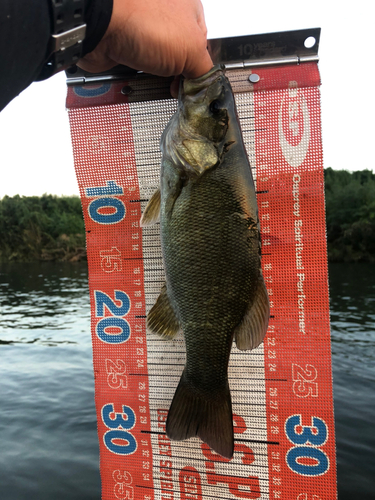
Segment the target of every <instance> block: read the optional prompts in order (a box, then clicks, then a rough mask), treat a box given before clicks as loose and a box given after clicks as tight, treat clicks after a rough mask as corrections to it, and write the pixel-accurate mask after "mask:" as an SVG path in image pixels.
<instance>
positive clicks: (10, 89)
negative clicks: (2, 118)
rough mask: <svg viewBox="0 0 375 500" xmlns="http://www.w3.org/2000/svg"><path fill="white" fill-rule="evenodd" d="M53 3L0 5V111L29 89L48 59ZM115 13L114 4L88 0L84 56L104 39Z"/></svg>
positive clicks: (5, 0)
mask: <svg viewBox="0 0 375 500" xmlns="http://www.w3.org/2000/svg"><path fill="white" fill-rule="evenodd" d="M49 1H50V0H37V1H36V0H33V1H30V0H1V2H0V110H1V109H3V108H4V107H5V106H6V105H7V104H8V103H9V102H10V101H11V100H12V99H13V98H14V97H15V96H16V95H18V94H19V93H20V92H22V90H24V89H25V88H26V87H28V86H29V85H30V83H32V82H33V81H34V80H35V79H36V78H37V77H38V75H39V74H40V72H41V70H42V67H43V65H44V64H45V63H46V61H47V59H48V56H49V54H48V46H49V41H50V37H51V22H50V10H49V9H50V6H49ZM111 12H112V0H88V1H86V3H85V15H84V20H85V22H86V24H87V28H86V37H85V40H84V41H83V54H82V55H83V56H84V55H86V54H87V53H89V52H91V51H92V50H94V48H95V47H96V45H97V44H98V43H99V41H100V40H101V38H102V37H103V35H104V33H105V31H106V29H107V27H108V24H109V21H110V17H111Z"/></svg>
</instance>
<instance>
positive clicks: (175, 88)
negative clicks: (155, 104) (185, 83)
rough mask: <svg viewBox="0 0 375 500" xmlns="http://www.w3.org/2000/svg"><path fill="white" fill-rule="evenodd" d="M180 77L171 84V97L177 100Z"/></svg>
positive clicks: (176, 77)
mask: <svg viewBox="0 0 375 500" xmlns="http://www.w3.org/2000/svg"><path fill="white" fill-rule="evenodd" d="M180 80H181V77H180V76H175V77H174V80H173V81H172V83H171V87H170V91H171V96H172V97H174V98H175V99H177V98H178V89H179V87H180Z"/></svg>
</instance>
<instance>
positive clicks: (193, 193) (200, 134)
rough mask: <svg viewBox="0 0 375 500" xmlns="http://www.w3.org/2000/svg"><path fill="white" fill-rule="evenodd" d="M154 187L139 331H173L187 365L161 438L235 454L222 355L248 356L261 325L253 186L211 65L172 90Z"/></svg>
mask: <svg viewBox="0 0 375 500" xmlns="http://www.w3.org/2000/svg"><path fill="white" fill-rule="evenodd" d="M160 147H161V150H162V153H163V159H162V165H161V175H160V181H161V182H160V188H159V189H158V190H157V191H156V192H155V193H154V195H153V196H152V198H151V199H150V201H149V203H148V205H147V207H146V209H145V212H144V214H143V216H142V219H141V225H142V226H146V225H151V224H153V223H155V222H157V221H158V220H159V217H160V229H161V244H162V253H163V260H164V267H165V274H166V283H165V285H164V286H163V288H162V291H161V293H160V296H159V297H158V299H157V301H156V303H155V304H154V306H153V307H152V309H151V310H150V312H149V313H148V316H147V327H148V330H149V331H152V332H154V333H156V334H158V335H161V336H162V337H164V338H166V339H171V338H173V337H174V335H175V334H176V333H177V332H178V331H179V330H180V329H182V331H183V334H184V338H185V343H186V365H185V368H184V371H183V373H182V376H181V380H180V383H179V385H178V387H177V389H176V392H175V395H174V398H173V401H172V403H171V407H170V409H169V413H168V418H167V423H166V432H167V435H168V436H169V437H170V439H173V440H183V439H187V438H189V437H193V436H199V437H200V438H201V439H202V441H204V442H205V443H207V444H208V445H209V446H210V447H211V448H212V449H213V450H215V451H216V452H217V453H219V454H220V455H222V456H224V457H227V458H231V457H232V456H233V450H234V435H233V422H232V403H231V396H230V391H229V385H228V362H229V355H230V351H231V347H232V343H233V338H234V339H235V342H236V345H237V347H238V348H239V349H242V350H246V349H254V348H255V347H257V346H258V345H259V344H260V343H261V342H262V340H263V338H264V335H265V333H266V331H267V327H268V319H269V301H268V295H267V290H266V287H265V284H264V280H263V276H262V271H261V260H260V259H261V255H260V248H261V243H260V229H259V219H258V208H257V202H256V195H255V188H254V182H253V178H252V174H251V169H250V165H249V161H248V158H247V154H246V151H245V147H244V144H243V139H242V134H241V129H240V125H239V121H238V117H237V112H236V106H235V102H234V96H233V92H232V89H231V86H230V83H229V81H228V79H227V78H226V76H225V74H224V72H223V70H222V69H221V68H220V67H219V66H214V67H213V68H212V70H210V71H209V72H208V73H207V74H205V75H203V76H202V77H200V78H196V79H192V80H187V79H186V80H183V81H182V82H181V85H180V91H179V103H178V110H177V112H176V113H175V114H174V115H173V117H172V118H171V120H170V122H169V123H168V125H167V127H166V129H165V130H164V132H163V135H162V138H161V143H160Z"/></svg>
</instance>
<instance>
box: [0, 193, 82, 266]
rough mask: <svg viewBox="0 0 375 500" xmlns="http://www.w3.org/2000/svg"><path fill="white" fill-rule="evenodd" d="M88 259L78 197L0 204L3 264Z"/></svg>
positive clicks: (10, 200) (27, 198)
mask: <svg viewBox="0 0 375 500" xmlns="http://www.w3.org/2000/svg"><path fill="white" fill-rule="evenodd" d="M85 257H86V251H85V229H84V223H83V217H82V209H81V202H80V199H79V198H78V196H62V197H57V196H52V195H43V196H41V197H39V196H22V197H21V196H18V195H17V196H13V197H9V196H4V198H3V199H2V200H0V260H1V261H4V260H14V261H35V260H80V259H81V258H85Z"/></svg>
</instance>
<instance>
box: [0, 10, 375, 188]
mask: <svg viewBox="0 0 375 500" xmlns="http://www.w3.org/2000/svg"><path fill="white" fill-rule="evenodd" d="M202 3H203V6H204V10H205V17H206V23H207V28H208V38H222V37H229V36H239V35H251V34H257V33H271V32H275V31H289V30H295V29H306V28H322V33H321V39H320V47H319V57H320V62H319V69H320V73H321V79H322V87H321V95H322V129H323V152H324V166H325V167H332V168H334V169H345V170H349V171H355V170H362V169H365V168H367V169H370V170H373V171H375V161H374V152H373V149H374V148H373V143H374V140H375V137H374V136H375V127H374V119H375V97H374V96H375V92H374V90H373V84H374V81H375V78H374V77H375V70H374V68H375V65H374V64H373V56H372V46H373V39H372V38H373V37H372V33H373V7H372V2H371V1H370V0H367V1H363V0H357V1H356V2H352V1H350V2H349V1H347V0H342V1H341V2H336V1H327V0H325V1H321V0H315V1H314V2H303V1H302V0H297V1H288V0H284V1H283V2H280V0H277V1H275V0H268V1H267V2H250V1H248V0H229V1H228V0H226V1H224V0H203V2H202ZM65 97H66V82H65V74H64V73H60V74H57V75H55V76H54V77H52V78H50V79H49V80H47V81H45V82H38V83H33V84H32V85H31V86H30V87H29V88H28V89H26V90H24V91H23V92H22V93H21V94H20V95H19V96H18V97H16V98H15V99H14V100H13V101H12V102H11V103H10V104H9V105H8V106H7V107H6V108H5V109H4V110H3V111H2V112H1V113H0V138H1V139H0V147H1V156H0V159H1V160H0V161H1V178H0V198H2V197H3V196H4V195H8V196H14V195H15V194H20V195H24V196H32V195H42V194H43V193H49V194H56V195H72V194H78V193H79V191H78V185H77V181H76V177H75V173H74V165H73V155H72V148H71V142H70V131H69V121H68V114H67V111H66V109H65Z"/></svg>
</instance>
